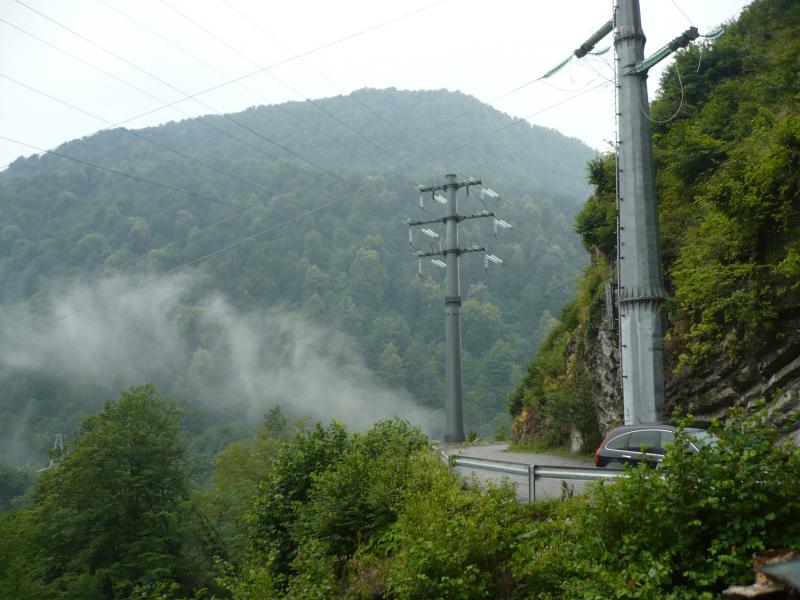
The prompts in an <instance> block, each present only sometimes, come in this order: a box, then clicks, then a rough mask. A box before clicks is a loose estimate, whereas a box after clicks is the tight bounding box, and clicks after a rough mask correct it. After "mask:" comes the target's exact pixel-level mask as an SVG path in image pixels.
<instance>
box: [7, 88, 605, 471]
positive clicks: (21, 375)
mask: <svg viewBox="0 0 800 600" xmlns="http://www.w3.org/2000/svg"><path fill="white" fill-rule="evenodd" d="M331 115H333V117H332V116H331ZM230 117H231V118H230V119H225V118H223V117H221V116H210V117H202V118H199V119H191V120H187V121H182V122H179V123H169V124H167V125H164V126H161V127H155V128H149V129H144V130H139V131H136V132H133V133H130V132H126V131H124V130H119V129H117V130H110V131H103V132H100V133H98V134H96V135H93V136H90V137H87V138H84V139H81V140H75V141H72V142H69V143H66V144H64V145H62V146H61V147H59V148H58V149H57V151H56V152H58V153H60V154H64V155H67V156H70V157H72V158H73V159H78V160H79V161H83V162H76V161H75V160H67V159H64V158H63V157H60V156H57V155H55V154H48V155H45V156H42V157H31V158H21V159H18V160H17V161H15V162H14V163H13V164H12V165H11V166H10V168H9V169H8V170H7V171H5V172H4V173H2V174H0V282H2V286H0V301H2V303H3V304H4V305H5V307H6V308H5V309H4V311H3V315H2V316H3V321H4V322H3V324H2V331H3V336H2V337H3V340H4V343H3V344H2V348H1V349H0V359H2V372H0V380H2V382H3V385H2V386H0V417H1V418H0V423H2V424H0V440H3V442H2V443H4V444H5V447H0V452H3V453H4V455H5V456H7V457H11V459H12V460H17V461H19V460H22V459H23V457H24V456H26V455H27V454H26V453H27V448H28V447H29V446H30V440H34V441H35V444H34V445H36V446H37V447H38V448H40V449H41V451H42V453H43V450H44V449H45V448H46V447H47V444H48V441H47V435H46V434H50V433H53V432H58V431H62V432H66V431H70V430H71V429H72V428H73V427H74V425H75V424H76V423H77V422H78V419H79V418H80V416H81V415H82V414H85V413H86V411H88V410H93V409H94V408H96V407H97V406H98V405H99V404H100V402H101V401H102V399H104V398H106V397H108V396H110V395H113V394H115V393H117V392H118V391H119V390H120V389H121V388H122V387H123V386H125V385H132V384H136V383H139V382H141V381H145V380H153V381H155V382H156V383H157V384H158V385H159V388H160V389H161V390H163V391H164V392H165V393H167V394H169V395H173V396H175V397H179V398H181V399H186V400H191V399H201V400H203V404H204V406H205V407H206V408H207V409H208V410H212V411H214V413H215V414H218V415H228V416H230V415H231V414H234V415H237V417H236V418H239V417H238V415H242V414H244V415H249V416H251V417H253V418H257V417H258V416H259V415H260V414H262V413H263V411H264V409H265V408H267V407H269V406H271V405H273V404H276V403H277V404H282V405H284V406H285V407H286V408H287V409H289V410H290V411H291V409H292V407H294V409H295V410H296V411H297V412H300V413H303V414H308V415H310V416H312V417H315V418H326V419H327V418H331V417H338V418H342V419H344V420H345V421H349V422H351V423H354V422H356V421H358V422H361V421H364V420H368V418H369V416H370V413H369V411H368V410H366V409H356V408H353V407H352V406H351V405H348V404H347V398H346V396H348V395H359V396H362V397H364V398H371V397H374V398H375V400H374V403H376V404H381V406H383V408H382V409H381V410H382V411H383V412H381V411H377V412H378V414H379V415H381V416H388V415H387V414H386V413H387V412H388V411H390V410H397V411H398V412H400V413H401V414H402V415H403V416H408V415H407V414H405V413H404V412H403V409H402V408H395V409H392V408H391V407H392V406H394V405H395V404H396V405H397V407H401V406H406V404H402V403H401V400H400V399H398V398H396V397H394V396H391V394H387V390H388V391H392V392H398V393H399V394H400V395H401V396H404V397H405V398H406V399H410V400H411V401H413V402H416V403H417V404H420V405H422V406H423V407H424V408H426V409H430V410H433V411H434V414H433V416H430V415H428V416H426V417H425V420H428V421H436V419H437V417H436V414H435V411H436V410H438V409H439V408H440V407H441V404H442V401H443V400H442V398H443V394H444V391H443V376H442V371H443V365H442V363H443V349H442V343H443V336H444V327H443V318H442V317H443V314H442V312H443V311H442V305H443V292H442V282H443V273H442V272H439V271H437V270H436V269H435V268H433V267H432V266H431V265H426V267H425V269H424V276H423V277H417V274H416V272H417V261H416V260H415V259H414V257H413V255H412V254H411V253H409V251H408V239H407V227H406V226H405V225H404V224H403V223H402V221H401V218H405V217H421V216H425V215H426V213H423V212H421V211H420V210H419V208H418V205H417V201H418V199H417V197H416V195H415V192H414V185H415V184H416V183H420V182H427V181H430V179H431V174H432V173H433V174H434V175H435V176H437V177H440V176H443V175H444V174H445V173H446V172H448V171H450V170H454V171H456V172H458V173H460V174H462V175H477V176H482V177H483V178H484V181H486V182H487V184H488V185H491V186H492V187H493V188H494V189H496V190H497V191H499V192H501V193H502V194H503V196H504V199H503V200H502V201H501V202H499V203H498V204H496V205H494V206H492V208H493V209H496V210H497V211H498V214H499V215H501V216H502V218H505V219H506V220H508V221H510V222H511V223H513V224H514V226H515V229H514V230H511V231H510V232H507V233H506V234H501V235H499V237H498V238H497V239H495V238H494V237H493V235H492V230H491V224H490V223H486V222H484V221H486V220H483V219H476V220H475V221H470V222H469V223H465V224H464V225H463V227H462V233H461V239H462V243H466V244H469V243H471V242H481V243H484V242H485V243H487V244H488V245H489V246H490V247H491V251H492V252H494V253H495V254H497V255H499V256H501V257H503V259H504V260H505V264H504V268H502V269H497V270H492V271H490V272H488V273H487V272H485V271H484V270H483V268H482V267H483V265H482V264H481V263H482V261H480V259H479V258H477V257H465V259H464V261H463V275H462V286H463V292H464V306H463V318H464V324H463V328H464V335H463V337H464V347H465V356H464V362H465V389H466V390H467V399H466V402H467V407H466V410H467V426H468V428H471V429H475V430H479V431H481V433H483V434H490V433H493V432H494V431H495V430H496V429H497V428H498V427H499V426H503V425H504V424H505V423H506V422H507V419H508V417H507V415H506V414H505V410H504V403H505V396H506V395H507V393H508V391H509V390H510V388H511V386H512V384H513V381H515V379H516V378H518V376H519V368H518V367H517V366H516V365H520V364H522V362H523V361H524V359H525V357H526V356H527V355H529V354H530V351H531V348H532V347H535V345H536V344H537V343H538V342H539V341H540V340H541V338H542V336H543V332H545V331H546V330H547V328H548V327H549V325H550V321H551V317H550V316H549V312H553V311H555V310H556V308H557V307H558V306H559V305H561V304H562V303H563V302H564V301H565V300H566V298H568V297H569V295H570V294H571V292H572V282H573V279H574V276H575V274H576V273H577V271H578V269H579V268H580V265H582V264H583V262H584V260H585V259H584V256H585V254H584V252H583V250H582V249H581V248H580V245H579V243H578V238H577V236H575V235H574V234H573V233H572V232H571V231H570V229H571V225H570V224H571V222H572V220H573V218H574V215H575V213H576V211H577V210H578V209H579V207H580V202H581V198H582V197H584V196H585V193H586V191H587V187H586V184H585V164H586V162H587V161H588V160H589V159H590V158H591V157H592V156H593V155H594V152H593V151H592V150H591V149H590V148H588V147H587V146H585V145H584V144H582V143H580V142H578V141H577V140H574V139H569V138H565V137H564V136H561V135H560V134H558V133H556V132H554V131H551V130H547V129H543V128H540V127H532V126H529V125H527V124H514V122H513V121H512V119H511V118H510V117H508V116H507V115H504V114H502V113H500V112H498V111H496V110H494V109H492V108H490V107H487V106H484V105H481V104H480V103H479V102H478V101H477V100H475V99H474V98H471V97H467V96H465V95H463V94H459V93H451V92H445V91H431V92H403V91H397V90H382V91H381V90H362V91H359V92H355V93H354V94H353V95H352V96H350V97H336V98H330V99H326V100H318V101H315V102H314V103H310V102H305V103H289V104H285V105H280V106H268V107H264V106H262V107H255V108H251V109H248V110H246V111H244V112H242V113H239V114H236V115H231V116H230ZM237 123H239V124H241V125H243V126H244V127H241V126H239V125H237ZM492 132H496V133H494V134H492ZM490 134H491V135H490ZM142 137H146V138H148V139H149V140H151V141H150V142H148V141H146V140H144V139H142ZM476 138H483V139H481V141H480V142H479V143H474V144H469V145H465V144H468V142H470V141H471V140H474V139H476ZM267 140H271V142H268V141H267ZM165 147H169V148H170V149H171V150H172V152H170V151H169V150H167V149H165ZM459 148H460V149H459ZM176 152H177V153H181V154H182V155H183V156H181V155H178V154H176ZM200 163H203V164H200ZM90 164H95V165H101V166H102V167H104V168H105V170H103V169H98V168H95V167H93V166H90ZM112 171H116V172H112ZM323 171H324V172H323ZM120 172H123V173H126V174H127V175H129V176H127V177H126V176H122V175H120ZM145 180H149V181H145ZM152 182H156V183H158V184H161V185H160V186H159V185H155V184H154V183H152ZM164 186H168V187H164ZM181 190H186V191H188V192H189V193H183V192H182V191H181ZM463 202H464V206H463V209H464V210H465V211H473V212H476V211H477V210H480V209H482V208H483V205H482V204H481V202H480V201H479V200H478V199H477V198H476V195H475V194H473V195H472V196H471V197H470V198H469V199H466V198H464V199H463ZM437 208H440V207H438V205H433V206H431V205H430V203H429V205H428V206H427V207H426V209H427V210H428V211H432V212H434V213H435V212H437ZM309 210H311V211H314V213H313V216H311V215H307V214H306V212H307V211H309ZM427 216H430V213H427ZM423 237H424V236H423ZM244 239H247V241H246V243H241V244H239V242H241V241H242V240H244ZM416 243H418V244H422V243H423V242H422V241H421V240H419V239H416ZM209 255H210V256H209ZM470 258H474V260H469V259H470ZM189 263H191V268H190V269H186V270H184V269H183V267H184V266H185V265H187V264H189ZM176 269H179V270H180V272H179V273H176V274H175V275H174V276H173V275H170V274H171V273H173V271H175V270H176ZM178 275H180V276H178ZM120 278H121V279H120ZM109 297H112V298H113V300H110V299H109ZM87 306H88V308H87ZM548 311H549V312H548ZM68 313H75V314H74V315H72V316H70V317H68V318H64V319H62V318H61V317H62V316H63V315H65V314H68ZM234 332H236V335H234ZM340 334H344V337H343V338H341V339H340V337H337V336H339V335H340ZM336 340H338V341H336ZM332 388H333V389H338V390H339V391H338V392H336V393H334V392H333V390H332ZM337 394H338V395H337ZM430 410H428V412H430ZM354 413H362V414H354ZM426 414H427V413H426ZM354 419H355V421H354ZM434 425H435V424H434ZM431 430H435V426H432V427H431ZM12 433H13V435H12ZM208 437H210V438H213V436H208ZM49 439H50V442H49V443H50V444H51V443H52V438H49ZM24 440H29V442H28V443H27V444H26V443H24ZM20 445H21V446H20ZM20 447H22V448H24V449H25V450H24V451H23V450H19V448H20ZM39 460H41V459H39Z"/></svg>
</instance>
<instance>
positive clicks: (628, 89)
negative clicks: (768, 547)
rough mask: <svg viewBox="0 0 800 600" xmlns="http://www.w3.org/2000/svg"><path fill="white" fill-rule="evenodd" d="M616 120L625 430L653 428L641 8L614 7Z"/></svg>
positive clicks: (657, 274) (656, 371)
mask: <svg viewBox="0 0 800 600" xmlns="http://www.w3.org/2000/svg"><path fill="white" fill-rule="evenodd" d="M615 20H616V26H617V27H616V35H615V36H614V47H615V49H616V51H617V73H618V75H617V107H618V112H619V115H618V116H619V140H618V154H619V159H618V169H619V177H618V180H619V189H618V204H619V206H618V208H619V235H618V244H619V250H618V252H619V254H618V256H619V267H618V268H619V288H618V292H617V293H618V302H619V320H620V345H621V348H620V354H621V357H622V398H623V404H624V411H625V412H624V417H625V424H636V423H655V422H656V421H658V420H659V419H661V417H662V411H663V407H664V369H663V343H664V342H663V340H664V337H663V325H662V316H661V305H662V302H663V300H664V296H665V294H666V292H665V290H664V282H663V276H662V272H661V242H660V238H659V229H658V209H657V206H656V184H655V167H654V165H653V146H652V141H651V132H650V123H649V121H648V116H649V112H650V109H649V101H648V98H647V73H646V72H644V73H635V72H633V71H634V69H635V67H636V65H637V64H638V63H640V62H641V61H642V60H643V59H644V43H645V37H644V32H643V31H642V19H641V14H640V11H639V0H619V1H618V2H617V7H616V15H615Z"/></svg>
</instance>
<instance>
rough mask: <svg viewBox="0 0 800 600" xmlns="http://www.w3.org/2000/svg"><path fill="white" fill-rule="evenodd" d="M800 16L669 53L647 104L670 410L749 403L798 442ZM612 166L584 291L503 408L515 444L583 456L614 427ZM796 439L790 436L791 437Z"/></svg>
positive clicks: (774, 6) (579, 224)
mask: <svg viewBox="0 0 800 600" xmlns="http://www.w3.org/2000/svg"><path fill="white" fill-rule="evenodd" d="M798 31H800V5H798V3H797V2H793V1H792V0H760V1H757V2H754V3H753V4H752V5H751V6H749V7H748V8H747V9H746V10H745V11H744V12H743V13H742V15H741V17H740V19H739V20H738V21H737V22H735V23H732V24H730V25H729V26H728V27H727V28H726V30H725V31H724V33H723V34H722V35H721V36H720V37H719V38H718V39H717V40H715V41H711V42H706V43H703V44H698V45H693V46H691V47H690V48H688V49H686V50H684V51H682V52H680V53H679V55H678V56H677V58H676V60H675V64H674V66H672V67H671V68H670V69H669V70H668V71H667V72H666V73H665V75H664V77H663V78H662V81H661V88H660V91H659V95H658V99H657V100H656V101H655V102H654V103H653V105H652V119H653V143H654V152H655V157H656V162H657V186H658V198H659V202H660V220H661V235H662V248H663V257H664V269H665V275H666V280H667V281H666V283H667V287H668V292H669V297H668V299H667V302H666V311H667V319H668V321H667V322H668V329H667V333H666V337H665V354H666V361H667V364H666V371H667V373H666V375H667V401H668V404H669V406H668V410H672V409H674V408H680V409H682V410H684V411H690V412H692V413H694V414H695V415H697V416H703V417H712V416H717V415H720V414H723V413H725V412H727V411H728V410H729V409H730V407H732V406H735V405H746V404H748V403H751V402H752V401H754V400H757V399H759V398H765V399H766V400H767V401H769V403H770V404H769V406H770V410H771V415H772V417H771V418H772V420H773V424H775V425H778V426H779V427H783V426H784V425H786V426H787V427H788V429H787V430H784V433H788V432H790V431H792V428H793V427H796V422H795V421H794V420H793V419H791V418H790V416H791V415H792V413H793V412H794V411H796V410H797V408H798V397H799V396H798V393H799V392H798V389H800V362H798V359H797V357H798V354H799V353H800V329H799V327H798V326H799V325H800V320H798V318H799V317H800V284H799V283H798V282H800V258H798V257H800V105H799V104H798V99H799V98H800V78H798V73H799V72H800V71H798V66H797V56H798V51H800V36H798ZM614 168H615V167H614V158H613V156H606V157H605V158H603V159H598V160H596V161H594V162H593V163H592V165H591V167H590V182H591V183H592V184H593V185H594V187H595V192H594V194H593V195H592V196H591V198H590V199H589V200H588V202H587V203H586V205H585V206H584V208H583V209H582V210H581V212H580V213H579V214H578V217H577V220H576V231H577V232H578V233H579V234H580V235H581V236H582V238H583V241H584V245H585V247H586V248H587V249H588V250H590V251H591V252H592V256H593V260H592V265H591V266H590V267H589V268H588V269H587V271H586V273H585V276H584V277H583V279H582V281H581V283H580V293H579V294H578V296H577V297H576V298H575V299H574V300H573V301H571V302H570V303H569V304H567V305H566V306H565V307H564V308H563V309H562V311H561V316H560V320H561V323H560V325H559V326H558V328H557V329H556V330H555V331H554V332H553V333H552V334H551V335H550V337H549V338H548V339H547V341H546V342H545V344H544V345H543V346H542V348H541V349H540V351H539V352H538V354H537V355H536V357H535V358H534V359H533V360H532V361H531V362H530V364H529V366H528V373H527V375H526V377H525V378H524V379H523V380H522V381H521V383H520V384H519V385H518V387H517V388H516V389H515V391H514V392H513V393H512V395H511V410H512V413H513V414H514V415H515V416H517V417H518V420H517V424H516V425H517V434H518V437H519V438H520V439H522V438H524V439H526V440H527V441H533V440H537V439H538V440H540V441H541V440H544V441H548V442H549V443H555V444H560V443H565V442H566V440H567V439H568V437H569V435H570V433H571V432H572V431H574V430H576V429H577V430H578V431H579V433H580V434H581V435H582V438H583V440H584V443H585V445H586V446H587V447H591V446H592V445H593V444H595V443H596V442H597V441H598V437H599V435H600V434H601V430H603V429H605V428H607V427H609V426H610V425H611V424H612V423H613V422H614V421H617V422H618V421H619V420H621V414H622V410H621V399H620V394H619V388H618V385H617V382H616V378H617V375H616V371H615V362H616V358H615V352H616V351H615V344H616V334H615V333H614V329H613V325H614V324H613V323H609V322H608V320H607V319H606V316H605V315H606V294H605V285H606V282H608V281H613V280H614V265H613V262H614V256H615V254H616V235H615V218H616V207H615V200H614V198H615V180H614ZM795 435H796V434H795Z"/></svg>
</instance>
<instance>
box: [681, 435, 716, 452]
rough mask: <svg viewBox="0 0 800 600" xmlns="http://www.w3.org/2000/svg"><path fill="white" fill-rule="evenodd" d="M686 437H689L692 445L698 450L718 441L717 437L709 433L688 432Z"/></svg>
mask: <svg viewBox="0 0 800 600" xmlns="http://www.w3.org/2000/svg"><path fill="white" fill-rule="evenodd" d="M686 435H687V436H688V437H689V439H690V440H691V441H692V443H693V444H694V445H695V446H697V447H698V448H702V447H703V446H708V445H710V444H713V443H714V442H716V441H717V436H715V435H714V434H713V433H709V432H707V431H687V432H686Z"/></svg>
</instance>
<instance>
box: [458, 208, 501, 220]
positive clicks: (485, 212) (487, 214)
mask: <svg viewBox="0 0 800 600" xmlns="http://www.w3.org/2000/svg"><path fill="white" fill-rule="evenodd" d="M494 216H495V214H494V213H493V212H491V211H488V210H482V211H481V212H479V213H472V214H471V215H458V220H459V221H466V220H467V219H482V218H484V217H494Z"/></svg>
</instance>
